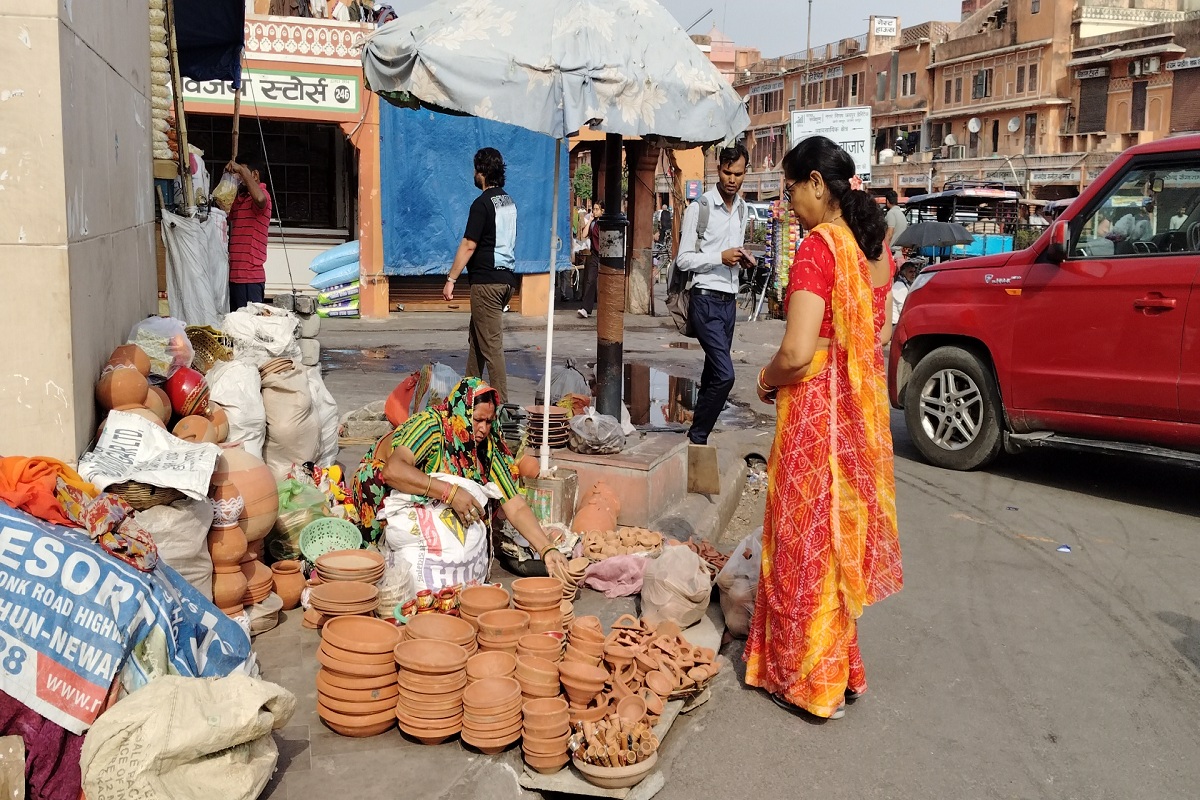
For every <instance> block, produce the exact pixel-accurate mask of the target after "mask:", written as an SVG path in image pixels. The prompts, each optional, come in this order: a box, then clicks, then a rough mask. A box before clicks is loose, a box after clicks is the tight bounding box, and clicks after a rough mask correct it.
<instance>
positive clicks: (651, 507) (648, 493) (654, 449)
mask: <svg viewBox="0 0 1200 800" xmlns="http://www.w3.org/2000/svg"><path fill="white" fill-rule="evenodd" d="M553 461H554V463H556V464H558V465H560V466H563V467H569V468H570V469H573V470H575V471H576V472H577V473H578V475H579V494H578V496H579V497H582V496H583V495H584V494H586V493H587V490H588V489H590V488H591V486H592V484H594V483H595V482H596V481H598V480H603V481H604V482H606V483H607V484H608V485H609V486H611V487H612V489H613V491H614V492H616V494H617V496H618V497H619V498H620V499H621V512H620V514H619V515H618V516H617V522H618V523H619V524H621V525H635V526H648V525H650V523H651V522H652V521H653V520H655V519H657V518H658V517H659V516H661V515H662V514H663V512H664V511H665V510H666V509H668V508H670V507H671V506H673V505H675V504H676V503H678V502H680V501H681V500H683V498H684V497H686V496H687V474H688V473H687V467H688V459H687V440H686V438H685V437H684V436H683V435H682V434H670V433H651V434H648V435H646V436H644V437H643V438H642V439H641V440H640V441H637V442H634V443H633V444H632V445H631V446H630V447H628V448H626V449H625V451H624V452H622V453H618V454H616V455H611V456H595V455H583V454H581V453H574V452H571V451H570V450H559V451H556V452H555V454H554V457H553Z"/></svg>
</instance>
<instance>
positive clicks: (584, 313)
mask: <svg viewBox="0 0 1200 800" xmlns="http://www.w3.org/2000/svg"><path fill="white" fill-rule="evenodd" d="M579 316H581V317H583V318H584V319H587V318H588V312H587V309H586V308H581V309H579Z"/></svg>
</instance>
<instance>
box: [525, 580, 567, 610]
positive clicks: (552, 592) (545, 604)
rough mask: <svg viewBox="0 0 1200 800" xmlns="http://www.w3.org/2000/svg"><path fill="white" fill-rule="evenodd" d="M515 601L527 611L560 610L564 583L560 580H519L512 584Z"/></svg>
mask: <svg viewBox="0 0 1200 800" xmlns="http://www.w3.org/2000/svg"><path fill="white" fill-rule="evenodd" d="M512 591H513V600H514V601H515V602H516V603H517V604H518V606H525V607H526V610H530V609H542V608H555V609H557V608H558V604H559V603H561V602H562V593H563V582H562V581H561V580H559V579H558V578H517V579H516V580H515V581H513V582H512Z"/></svg>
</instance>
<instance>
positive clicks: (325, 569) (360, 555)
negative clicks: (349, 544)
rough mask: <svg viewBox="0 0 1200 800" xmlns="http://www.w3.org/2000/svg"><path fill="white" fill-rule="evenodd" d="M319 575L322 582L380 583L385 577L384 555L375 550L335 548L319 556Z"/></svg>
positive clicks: (317, 564) (317, 563)
mask: <svg viewBox="0 0 1200 800" xmlns="http://www.w3.org/2000/svg"><path fill="white" fill-rule="evenodd" d="M315 566H316V568H317V575H319V576H320V578H321V582H322V583H336V582H338V581H357V582H358V583H370V584H375V583H379V580H380V579H381V578H382V577H383V569H384V560H383V555H382V554H380V553H377V552H375V551H374V550H334V551H332V552H329V553H326V554H324V555H322V556H319V557H318V558H317V561H316V564H315Z"/></svg>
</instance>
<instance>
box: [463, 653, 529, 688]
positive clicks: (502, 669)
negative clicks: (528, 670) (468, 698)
mask: <svg viewBox="0 0 1200 800" xmlns="http://www.w3.org/2000/svg"><path fill="white" fill-rule="evenodd" d="M516 671H517V658H516V656H514V655H512V654H511V653H504V652H500V651H496V652H492V653H476V654H475V655H473V656H471V657H470V658H469V659H467V685H468V686H470V685H471V684H472V683H475V681H481V680H483V679H484V678H511V677H513V674H514V673H515V672H516Z"/></svg>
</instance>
